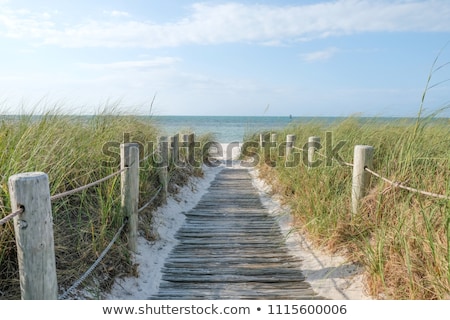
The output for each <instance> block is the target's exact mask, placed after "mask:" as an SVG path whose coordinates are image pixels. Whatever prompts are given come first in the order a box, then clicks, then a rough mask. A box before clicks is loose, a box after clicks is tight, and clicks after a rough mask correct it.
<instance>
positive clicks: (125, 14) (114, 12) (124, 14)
mask: <svg viewBox="0 0 450 320" xmlns="http://www.w3.org/2000/svg"><path fill="white" fill-rule="evenodd" d="M103 13H104V14H106V15H108V16H111V17H113V18H127V17H130V16H131V14H130V13H128V12H126V11H120V10H112V11H103Z"/></svg>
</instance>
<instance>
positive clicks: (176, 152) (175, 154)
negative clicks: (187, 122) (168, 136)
mask: <svg viewBox="0 0 450 320" xmlns="http://www.w3.org/2000/svg"><path fill="white" fill-rule="evenodd" d="M179 162H180V135H179V134H178V133H177V134H176V135H174V136H173V137H172V163H173V164H174V165H175V166H178V165H179Z"/></svg>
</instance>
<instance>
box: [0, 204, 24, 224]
mask: <svg viewBox="0 0 450 320" xmlns="http://www.w3.org/2000/svg"><path fill="white" fill-rule="evenodd" d="M22 213H23V208H20V209H19V210H17V211H14V212H13V213H10V214H9V215H7V216H6V217H4V218H2V219H1V220H0V226H1V225H2V224H5V223H7V222H8V221H10V220H12V219H13V218H14V217H15V216H18V215H19V214H22Z"/></svg>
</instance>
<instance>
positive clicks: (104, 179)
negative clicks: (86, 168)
mask: <svg viewBox="0 0 450 320" xmlns="http://www.w3.org/2000/svg"><path fill="white" fill-rule="evenodd" d="M127 169H128V168H126V167H125V168H123V169H121V170H119V171H117V172H114V173H113V174H110V175H109V176H106V177H104V178H102V179H100V180H97V181H94V182H91V183H89V184H87V185H85V186H81V187H79V188H76V189H73V190H69V191H66V192H62V193H60V194H56V195H54V196H51V197H50V200H51V201H53V200H57V199H61V198H63V197H66V196H70V195H72V194H75V193H77V192H80V191H83V190H86V189H88V188H90V187H93V186H96V185H98V184H100V183H102V182H104V181H106V180H109V179H111V178H113V177H115V176H117V175H119V174H120V173H122V172H124V171H125V170H127Z"/></svg>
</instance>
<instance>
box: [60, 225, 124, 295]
mask: <svg viewBox="0 0 450 320" xmlns="http://www.w3.org/2000/svg"><path fill="white" fill-rule="evenodd" d="M125 225H126V221H124V223H123V224H122V226H121V227H120V228H119V230H118V231H117V233H116V234H115V235H114V237H113V239H112V240H111V242H110V243H109V244H108V246H107V247H106V248H105V249H104V250H103V252H102V253H101V254H100V255H99V257H98V258H97V260H95V262H94V264H93V265H92V266H91V267H90V268H89V269H88V270H87V271H86V272H85V273H84V274H83V275H82V276H81V277H80V279H78V280H77V281H75V283H74V284H73V285H72V286H71V287H70V288H69V289H68V290H67V291H66V292H64V293H63V294H62V295H61V296H59V297H58V300H64V299H66V298H67V296H68V295H69V294H70V292H72V291H73V290H75V289H76V288H78V286H79V285H80V284H81V283H83V281H84V280H86V278H87V277H89V275H90V274H91V273H92V271H94V269H95V268H96V267H97V266H98V265H99V264H100V262H101V261H102V260H103V258H104V257H105V256H106V254H107V253H108V251H109V250H110V249H111V247H112V246H113V244H114V243H115V242H116V241H117V239H118V238H119V235H120V234H121V233H122V230H123V228H124V227H125Z"/></svg>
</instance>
